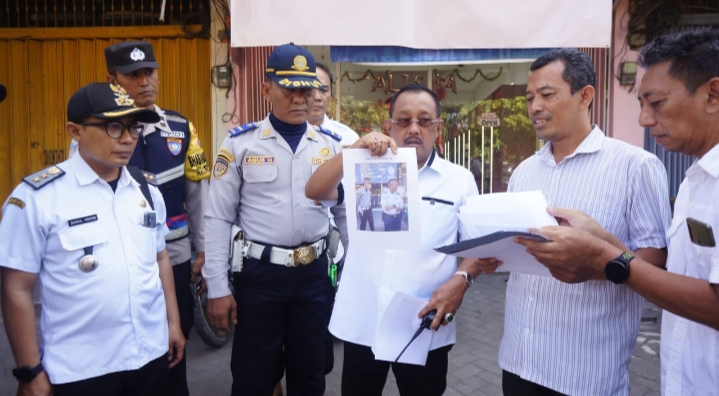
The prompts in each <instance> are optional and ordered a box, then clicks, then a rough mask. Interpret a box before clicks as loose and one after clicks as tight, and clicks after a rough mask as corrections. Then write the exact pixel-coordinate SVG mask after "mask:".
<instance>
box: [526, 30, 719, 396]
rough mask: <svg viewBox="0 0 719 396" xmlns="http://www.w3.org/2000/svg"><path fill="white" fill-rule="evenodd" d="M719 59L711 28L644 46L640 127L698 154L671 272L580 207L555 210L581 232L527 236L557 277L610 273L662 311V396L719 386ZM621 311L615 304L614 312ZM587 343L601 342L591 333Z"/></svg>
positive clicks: (673, 238) (679, 203)
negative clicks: (536, 238)
mask: <svg viewBox="0 0 719 396" xmlns="http://www.w3.org/2000/svg"><path fill="white" fill-rule="evenodd" d="M717 60H719V33H717V31H715V30H709V29H697V30H691V31H683V32H679V33H674V34H669V35H667V36H664V37H659V38H657V39H656V40H655V41H654V42H652V43H650V44H648V45H647V46H645V47H644V48H642V50H641V56H640V59H639V62H640V64H641V65H642V66H643V67H645V68H647V71H646V73H645V74H644V77H643V79H642V83H641V86H640V87H639V101H640V104H641V107H642V111H641V114H640V116H639V123H640V124H641V125H642V126H644V127H648V128H649V129H650V133H651V134H652V136H653V137H654V138H656V139H657V143H659V144H661V145H662V146H664V148H665V149H667V150H668V151H673V152H682V153H684V154H686V155H691V156H695V157H697V158H698V159H697V161H696V162H695V163H694V164H693V165H692V166H691V167H690V168H689V169H688V170H687V174H686V179H685V180H684V182H683V183H682V185H681V187H679V194H678V195H677V200H676V203H675V206H674V218H673V220H672V225H671V227H670V228H669V231H668V232H667V236H668V238H669V257H668V259H667V271H662V270H661V269H658V268H655V267H653V266H652V265H651V264H650V263H647V262H646V261H645V259H644V258H643V257H641V256H640V257H636V258H634V257H633V256H634V255H633V254H632V253H631V252H630V250H632V247H631V246H624V245H623V244H621V243H619V241H617V238H615V237H614V236H613V235H611V233H610V232H607V231H605V230H604V229H602V227H600V226H599V225H598V224H597V223H596V222H594V221H593V220H591V219H589V218H588V217H587V216H586V215H584V214H582V213H578V212H575V211H568V210H554V211H555V215H559V216H562V217H564V218H566V219H568V222H569V225H571V226H572V227H575V228H569V227H552V228H545V229H542V230H540V231H539V233H541V234H542V235H544V236H546V237H548V238H549V239H550V240H552V241H553V242H551V243H545V244H536V243H532V242H530V241H526V240H523V241H522V243H523V244H524V245H525V246H527V247H528V248H529V249H530V251H531V252H532V253H533V254H535V256H536V257H537V258H538V259H539V260H540V261H541V262H542V263H544V264H546V265H547V266H548V267H549V268H550V270H551V271H552V273H553V274H554V275H555V276H556V277H557V278H558V279H561V280H564V281H565V282H576V281H581V278H580V277H578V276H577V274H581V273H583V272H585V271H586V270H587V269H589V270H593V271H604V273H605V274H606V277H607V278H608V279H610V280H613V281H614V282H618V283H624V284H626V285H627V287H629V288H631V289H633V290H635V291H636V292H638V293H640V294H641V295H642V296H644V297H646V298H647V299H648V300H650V301H652V302H654V303H655V304H657V305H659V306H661V307H663V308H664V309H665V311H664V314H663V317H662V337H661V339H662V344H661V363H662V395H664V396H711V395H716V394H717V392H719V331H717V330H719V297H717V296H718V295H719V249H717V247H716V246H712V243H708V242H711V241H712V240H713V241H714V242H716V237H717V235H716V232H715V231H714V230H717V229H719V208H718V207H717V199H719V63H718V61H717ZM692 219H693V220H692ZM694 220H698V221H700V222H702V223H705V224H707V225H709V226H710V228H709V227H706V226H702V225H701V224H698V223H696V222H695V221H694ZM689 224H693V228H692V229H690V228H689V227H688V225H689ZM577 229H582V230H584V231H588V232H589V233H587V232H583V231H578V230H577ZM590 233H591V234H592V235H594V236H592V235H590ZM702 234H704V235H702ZM595 236H596V237H595ZM597 237H598V238H597ZM600 238H601V239H600ZM568 257H572V258H573V260H567V258H568ZM621 308H622V307H615V311H616V310H620V309H621ZM613 314H615V313H613ZM587 342H594V339H593V338H587Z"/></svg>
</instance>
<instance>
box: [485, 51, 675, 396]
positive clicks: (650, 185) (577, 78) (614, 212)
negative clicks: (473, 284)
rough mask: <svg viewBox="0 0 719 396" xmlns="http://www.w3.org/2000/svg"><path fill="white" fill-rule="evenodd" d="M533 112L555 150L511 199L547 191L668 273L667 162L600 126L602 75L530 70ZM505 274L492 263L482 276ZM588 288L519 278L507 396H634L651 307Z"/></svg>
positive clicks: (623, 294) (605, 285)
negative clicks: (644, 316) (636, 353)
mask: <svg viewBox="0 0 719 396" xmlns="http://www.w3.org/2000/svg"><path fill="white" fill-rule="evenodd" d="M530 71H531V72H530V74H529V80H528V83H527V92H526V97H527V109H528V112H529V116H530V117H531V119H532V123H533V125H534V128H535V131H536V133H537V136H538V137H539V138H540V139H542V140H543V141H545V142H546V144H545V145H544V147H543V148H542V149H541V150H539V151H538V152H537V153H536V154H535V155H533V156H532V157H530V158H528V159H527V160H525V161H524V162H522V163H521V164H520V165H519V166H518V167H517V169H516V170H515V171H514V173H513V174H512V177H511V179H510V181H509V191H529V190H541V191H542V192H543V193H544V196H545V197H546V198H547V201H548V202H549V205H550V206H561V207H568V208H572V209H576V210H581V211H583V212H586V213H589V214H590V216H592V217H593V218H594V219H596V220H597V221H598V222H599V224H601V225H602V226H603V227H604V228H605V229H607V230H608V231H610V232H611V233H612V234H614V235H616V236H617V238H619V239H620V240H621V241H622V242H623V243H624V244H625V245H626V246H629V247H630V248H631V249H632V250H633V251H634V252H636V254H637V255H639V256H640V257H642V258H644V259H645V260H646V261H647V262H650V263H653V264H654V265H657V266H664V263H665V260H666V250H665V247H666V240H665V230H666V226H667V224H668V223H669V218H670V209H669V200H668V196H669V195H668V188H667V175H666V171H665V169H664V167H663V165H662V164H661V162H660V161H659V159H658V158H657V157H656V156H654V155H652V154H649V153H647V152H645V151H643V150H641V149H639V148H636V147H633V146H630V145H628V144H626V143H623V142H620V141H617V140H614V139H610V138H607V137H605V136H604V133H603V132H602V131H601V130H600V129H599V128H598V127H596V126H592V125H591V123H590V117H589V108H590V105H591V103H592V100H593V98H594V84H595V71H594V67H593V65H592V61H591V60H590V59H589V57H588V56H587V55H586V54H584V53H582V52H580V51H578V50H576V49H561V50H556V51H552V52H550V53H547V54H545V55H543V56H541V57H540V58H538V59H537V60H536V61H535V62H534V63H533V64H532V65H531V67H530ZM495 268H496V264H490V263H489V262H488V261H485V262H484V264H483V271H484V272H485V273H487V272H492V271H494V269H495ZM581 278H582V280H583V281H584V282H583V283H579V284H566V283H562V282H560V281H558V280H556V279H554V278H550V277H544V276H536V275H525V274H516V273H513V274H511V276H510V278H509V282H508V287H507V302H506V312H505V322H504V337H503V339H502V344H501V347H500V350H499V365H500V366H501V367H502V369H503V370H504V372H503V378H502V386H503V389H504V394H505V395H507V396H512V395H518V396H519V395H521V396H527V395H530V396H531V395H561V394H567V395H573V396H581V395H587V396H590V395H591V396H594V395H616V396H628V395H629V373H628V365H629V360H630V358H631V356H632V351H633V348H634V344H635V341H636V337H637V332H638V330H639V323H640V319H641V311H642V302H643V300H642V298H641V297H640V296H639V295H638V294H636V293H635V292H633V291H631V290H630V289H629V288H627V287H626V286H623V285H616V284H614V283H612V282H609V281H607V279H606V277H605V276H604V274H603V273H602V272H601V271H597V270H593V269H587V270H585V271H583V272H582V273H581Z"/></svg>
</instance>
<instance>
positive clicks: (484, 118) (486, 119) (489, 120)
mask: <svg viewBox="0 0 719 396" xmlns="http://www.w3.org/2000/svg"><path fill="white" fill-rule="evenodd" d="M499 124H500V123H499V117H497V113H484V114H482V115H481V116H480V117H479V125H481V126H483V127H494V128H499Z"/></svg>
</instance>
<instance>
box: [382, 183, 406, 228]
mask: <svg viewBox="0 0 719 396" xmlns="http://www.w3.org/2000/svg"><path fill="white" fill-rule="evenodd" d="M398 185H399V183H398V182H397V179H389V181H387V191H386V192H385V193H384V194H382V198H381V199H380V206H382V222H383V223H384V230H385V231H401V230H402V211H403V210H404V199H403V197H402V194H400V193H399V192H398V191H397V186H398Z"/></svg>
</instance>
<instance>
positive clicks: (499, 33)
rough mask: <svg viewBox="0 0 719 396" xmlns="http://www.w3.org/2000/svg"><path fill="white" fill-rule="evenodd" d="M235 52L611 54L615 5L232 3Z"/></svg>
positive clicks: (581, 0) (555, 1) (586, 1)
mask: <svg viewBox="0 0 719 396" xmlns="http://www.w3.org/2000/svg"><path fill="white" fill-rule="evenodd" d="M231 4H232V8H231V20H232V27H231V32H232V46H233V47H256V46H265V45H280V44H286V43H289V42H294V43H295V44H298V45H357V46H377V45H386V46H402V47H410V48H427V49H459V48H557V47H609V45H610V40H611V27H612V1H611V0H504V1H502V0H360V1H348V0H302V1H294V0H232V1H231Z"/></svg>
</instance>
